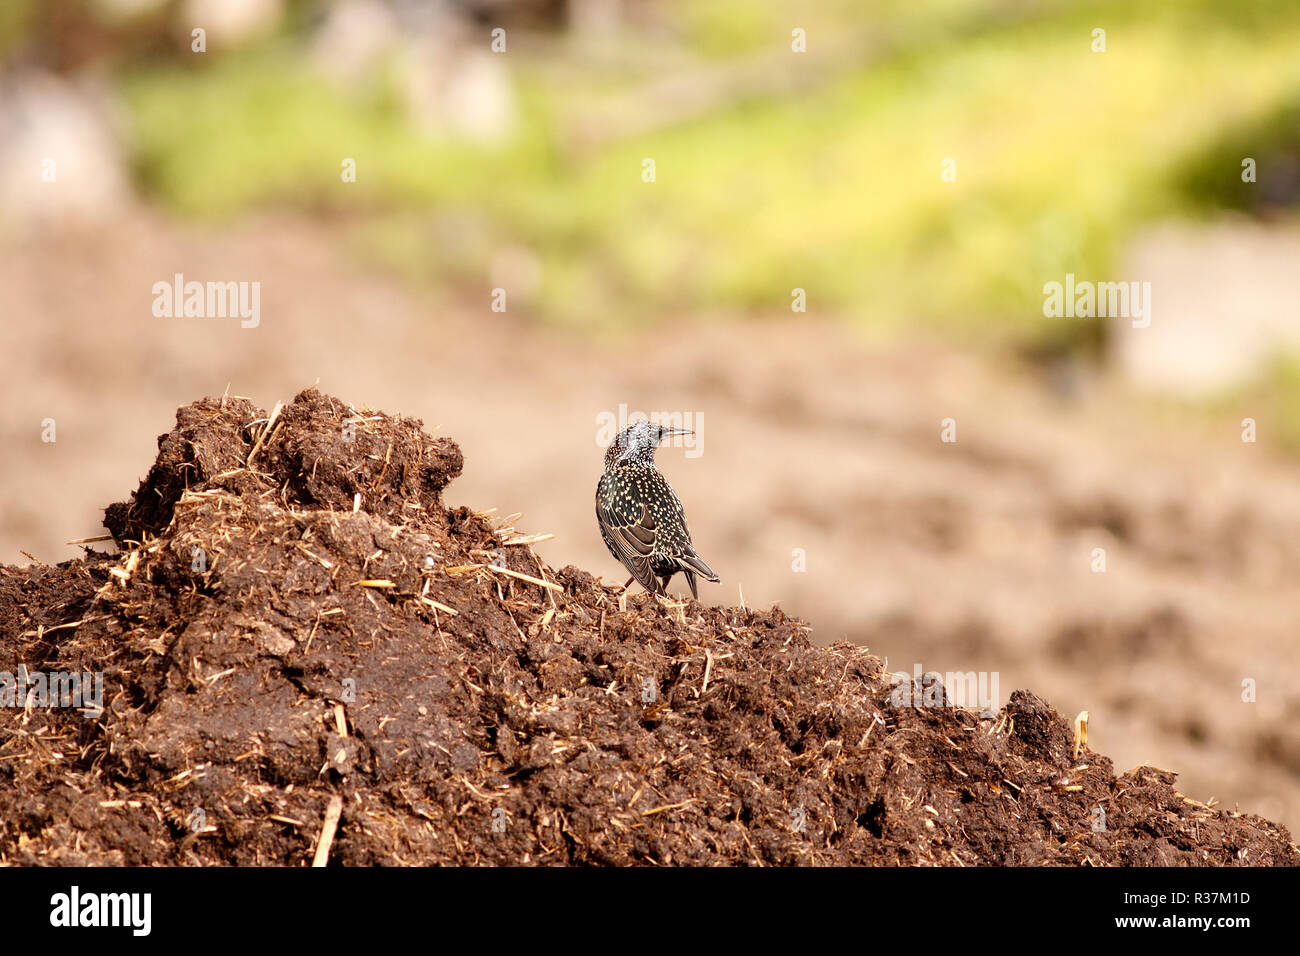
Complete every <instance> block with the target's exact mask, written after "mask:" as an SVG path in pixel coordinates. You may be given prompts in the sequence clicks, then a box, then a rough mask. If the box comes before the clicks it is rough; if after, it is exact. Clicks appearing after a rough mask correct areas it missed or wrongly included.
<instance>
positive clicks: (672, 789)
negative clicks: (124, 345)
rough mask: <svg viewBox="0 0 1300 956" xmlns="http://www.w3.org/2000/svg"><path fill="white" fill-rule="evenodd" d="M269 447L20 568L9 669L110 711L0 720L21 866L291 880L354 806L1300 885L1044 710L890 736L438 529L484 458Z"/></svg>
mask: <svg viewBox="0 0 1300 956" xmlns="http://www.w3.org/2000/svg"><path fill="white" fill-rule="evenodd" d="M268 417H269V416H268V414H267V413H266V412H264V411H262V410H259V409H257V408H255V407H254V406H253V405H252V404H251V403H250V402H248V401H246V400H244V399H234V398H231V399H226V400H213V399H205V400H203V401H200V402H196V403H195V404H193V405H190V406H187V407H185V408H182V409H181V410H180V411H179V412H178V413H177V426H176V428H175V429H174V430H173V431H172V432H171V433H170V434H168V435H164V436H162V437H161V438H160V439H159V454H158V458H157V461H156V463H155V464H154V466H153V468H152V469H151V470H150V472H149V474H148V476H147V477H146V479H145V480H144V482H143V483H142V485H141V487H140V489H139V490H138V491H137V492H136V493H135V494H134V495H133V497H132V499H131V501H129V502H124V503H121V504H117V505H113V506H111V507H110V508H108V509H107V512H106V522H105V523H106V525H107V527H108V528H109V529H110V530H111V531H112V533H113V535H114V537H115V538H116V540H117V544H118V546H119V547H120V548H121V549H122V553H121V554H119V555H113V556H107V555H101V554H95V553H88V554H87V555H86V557H85V558H83V559H80V560H76V561H70V562H66V563H64V564H61V565H59V566H57V567H48V566H33V567H27V568H14V567H4V568H0V646H2V647H3V653H4V660H7V661H19V662H23V663H25V664H26V666H27V667H28V668H29V670H31V671H46V672H48V671H71V670H85V671H102V672H103V674H104V686H105V706H106V709H105V712H104V714H103V716H102V717H100V718H99V719H98V720H92V719H89V718H87V717H86V716H84V715H83V714H81V713H79V712H77V711H75V710H72V709H67V708H53V709H44V708H31V709H28V710H23V709H19V708H0V737H2V741H3V742H2V743H0V781H2V785H0V821H2V822H0V862H7V863H20V864H39V863H64V864H74V863H90V864H184V863H204V864H219V863H240V864H245V863H249V864H251V863H261V864H289V865H302V864H304V863H307V862H309V861H310V860H311V858H312V855H313V853H314V851H315V847H316V842H317V839H318V837H319V834H320V831H321V825H322V823H321V821H322V819H323V817H324V816H325V812H326V807H327V805H328V804H329V802H330V800H331V798H333V797H335V796H338V797H341V798H342V799H343V811H342V818H341V822H340V824H339V826H338V830H337V836H336V838H335V841H334V844H333V847H332V850H331V853H330V860H331V862H335V863H345V864H377V863H379V864H401V863H451V864H473V863H495V864H519V863H543V864H552V863H596V864H627V863H647V864H673V863H676V864H716V863H723V864H762V865H766V864H793V863H810V864H811V863H815V864H873V863H881V864H941V865H956V864H966V865H969V864H1088V863H1091V864H1093V865H1105V864H1118V865H1133V864H1139V865H1142V864H1189V865H1192V864H1215V865H1228V864H1247V865H1249V864H1287V865H1297V864H1300V853H1298V852H1297V850H1296V847H1295V846H1294V845H1292V844H1291V841H1290V836H1289V834H1288V832H1287V830H1286V829H1285V828H1284V827H1282V826H1279V825H1276V824H1273V823H1270V822H1269V821H1266V820H1263V819H1261V818H1259V817H1256V816H1251V815H1248V814H1238V813H1235V812H1228V811H1225V810H1222V809H1213V808H1210V807H1207V806H1205V805H1203V804H1200V803H1197V802H1195V801H1192V800H1190V799H1188V798H1186V797H1184V796H1182V795H1181V794H1179V793H1178V792H1177V791H1176V790H1175V789H1174V787H1173V781H1174V775H1173V774H1172V773H1170V772H1168V771H1163V770H1157V769H1154V768H1149V767H1141V768H1137V769H1135V770H1132V771H1130V772H1128V773H1126V774H1124V775H1122V776H1120V777H1118V778H1117V777H1116V776H1115V775H1114V773H1113V769H1112V764H1111V761H1110V760H1109V759H1107V758H1105V757H1103V756H1101V755H1099V754H1095V753H1092V752H1090V751H1089V750H1088V749H1087V747H1086V746H1085V747H1084V748H1083V750H1082V751H1081V752H1080V753H1079V756H1078V757H1077V758H1074V757H1073V756H1072V750H1073V743H1074V741H1073V732H1072V729H1071V727H1070V725H1069V724H1068V723H1067V722H1066V721H1065V720H1064V719H1063V718H1062V717H1061V716H1060V715H1058V714H1057V713H1055V712H1054V711H1053V710H1052V709H1051V707H1050V706H1049V705H1048V704H1046V703H1045V702H1044V701H1042V700H1040V699H1039V698H1037V697H1035V696H1034V695H1032V694H1029V693H1026V692H1023V691H1018V692H1016V693H1014V694H1013V695H1011V698H1010V700H1009V702H1008V704H1007V705H1006V707H1005V708H1003V709H1002V710H1001V712H999V713H998V714H997V715H996V717H994V718H993V719H981V717H980V715H979V714H977V713H974V712H968V711H964V710H960V709H957V708H953V707H947V706H941V707H913V706H894V705H892V704H891V701H890V692H891V690H892V685H891V683H890V681H889V678H888V675H887V674H886V673H885V670H884V668H883V666H882V664H881V662H880V661H879V660H878V659H877V658H876V657H874V656H872V655H871V654H870V653H869V652H867V651H866V650H865V649H864V648H861V647H854V646H852V645H847V644H841V645H835V646H833V647H830V648H821V647H816V646H814V645H813V643H812V642H811V641H810V639H809V632H810V628H809V627H808V626H807V625H805V624H803V623H802V622H800V621H798V620H796V619H793V618H790V617H787V616H786V615H785V614H784V613H783V612H782V611H780V610H779V609H776V608H773V609H772V610H770V611H756V610H752V609H746V608H743V607H741V608H735V607H732V608H713V607H706V606H704V605H701V604H698V603H696V602H693V601H690V602H684V603H675V602H669V601H663V600H658V599H654V598H651V597H650V596H648V595H645V594H643V593H636V594H632V595H630V596H628V597H626V598H625V599H623V604H624V605H625V606H620V598H619V596H618V594H617V591H616V589H614V588H610V587H607V586H604V585H602V584H601V583H600V581H599V580H598V579H595V578H593V577H592V576H591V575H589V574H587V573H586V572H583V571H580V570H578V569H577V568H574V567H571V566H570V567H565V568H563V569H561V570H558V571H557V570H553V569H551V568H549V567H548V566H547V565H546V564H545V563H544V562H542V561H541V559H540V558H538V557H537V556H536V555H535V554H534V553H533V551H532V548H531V547H530V546H529V545H528V544H527V543H519V542H518V540H517V539H518V538H519V537H520V533H518V532H516V531H514V530H513V529H512V528H509V527H494V526H493V525H492V524H491V523H489V519H488V516H485V515H481V514H475V513H472V512H470V511H469V510H468V509H465V508H452V509H446V508H445V507H444V506H443V503H442V500H441V495H442V491H443V489H444V488H445V486H446V485H447V483H448V482H449V481H450V480H451V479H453V478H454V477H456V476H457V475H458V474H459V473H460V471H461V466H462V457H461V453H460V450H459V448H458V447H457V446H456V444H455V443H454V442H452V441H450V440H449V439H446V438H433V437H430V436H429V435H428V434H426V433H425V432H424V431H423V429H422V425H421V423H420V422H418V421H415V420H412V419H408V418H403V417H400V416H396V417H390V416H387V415H383V414H381V413H374V412H370V411H368V410H365V409H354V408H352V407H351V406H348V405H347V404H346V403H343V402H340V401H338V400H337V399H333V398H330V397H328V396H326V395H323V394H321V393H319V392H316V391H312V390H309V391H305V392H303V393H302V394H300V395H299V396H298V397H297V398H296V399H295V400H294V401H293V402H292V403H290V404H289V405H287V406H285V407H284V408H283V410H282V411H281V412H280V413H279V414H278V415H276V416H275V417H274V421H272V422H271V423H270V425H269V427H268V424H267V419H268ZM349 422H351V423H352V429H353V430H354V432H355V434H354V436H349V435H347V434H346V424H347V423H349ZM349 437H353V440H348V438H349ZM508 523H509V522H508V521H507V522H503V524H508ZM503 568H504V569H508V570H509V571H513V572H516V573H515V574H508V573H506V571H505V570H503ZM518 575H525V576H527V577H530V578H534V579H541V580H544V581H547V582H552V583H553V584H554V585H555V588H545V587H542V586H541V585H539V584H535V583H532V582H530V581H529V580H526V579H525V578H522V577H519V576H518ZM362 582H365V583H362ZM446 609H451V610H454V611H455V613H454V614H452V613H450V612H449V611H448V610H446ZM74 622H76V623H75V624H74ZM70 625H71V626H70ZM917 698H918V700H919V699H921V695H920V694H918V695H917ZM1099 808H1100V810H1101V811H1102V812H1103V813H1104V829H1101V828H1099V829H1096V830H1095V829H1094V825H1098V824H1099V823H1100V821H1101V819H1102V813H1099V812H1098V810H1099Z"/></svg>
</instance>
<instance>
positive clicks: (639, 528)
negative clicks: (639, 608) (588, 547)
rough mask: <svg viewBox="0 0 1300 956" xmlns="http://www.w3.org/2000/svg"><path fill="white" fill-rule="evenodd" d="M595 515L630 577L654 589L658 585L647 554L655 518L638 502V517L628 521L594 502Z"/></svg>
mask: <svg viewBox="0 0 1300 956" xmlns="http://www.w3.org/2000/svg"><path fill="white" fill-rule="evenodd" d="M596 517H597V518H598V519H600V526H601V527H602V528H604V529H605V531H606V533H607V536H608V539H609V542H610V543H611V544H612V545H613V547H614V550H615V551H616V552H617V553H618V557H619V560H621V561H622V562H623V563H624V564H625V565H626V566H627V569H628V570H629V571H631V572H632V575H633V577H635V578H636V579H637V581H638V582H640V584H641V586H642V587H643V588H645V589H646V590H647V591H654V590H656V587H657V585H658V583H659V582H658V581H656V580H655V576H654V572H652V571H651V570H650V556H651V555H652V554H653V553H654V547H655V519H654V517H653V516H652V515H651V514H650V509H649V508H647V507H646V506H645V505H644V504H642V505H641V517H640V518H638V519H637V520H636V521H634V522H630V523H629V522H628V521H627V520H626V519H624V518H622V517H621V516H620V515H618V514H617V513H616V512H611V511H607V510H606V509H605V508H604V507H603V506H602V505H601V504H600V502H599V501H598V502H596Z"/></svg>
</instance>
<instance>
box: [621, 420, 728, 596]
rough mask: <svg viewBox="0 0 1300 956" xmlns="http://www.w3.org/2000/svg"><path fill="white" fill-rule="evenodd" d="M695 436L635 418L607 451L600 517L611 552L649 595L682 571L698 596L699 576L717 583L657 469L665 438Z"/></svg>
mask: <svg viewBox="0 0 1300 956" xmlns="http://www.w3.org/2000/svg"><path fill="white" fill-rule="evenodd" d="M691 434H694V433H693V432H692V431H691V430H690V429H688V428H667V427H664V426H663V425H659V424H657V423H655V422H650V421H636V422H633V423H632V424H631V425H628V426H627V427H626V428H624V429H623V430H622V431H621V432H619V433H618V435H617V436H616V437H615V438H614V440H613V441H612V442H611V443H610V446H609V448H608V449H606V451H605V473H604V474H602V475H601V476H600V481H599V482H597V483H596V520H597V522H599V524H600V536H601V537H602V538H604V539H605V547H607V548H609V553H610V554H612V555H613V556H614V557H616V558H618V560H619V561H621V562H623V565H624V567H626V568H627V569H628V571H630V572H631V573H632V577H630V578H629V579H628V581H627V584H625V585H623V587H624V588H627V587H628V586H629V585H630V584H631V583H632V582H633V581H638V582H640V584H641V586H642V587H643V588H645V589H646V590H647V591H649V592H650V593H651V594H661V595H666V594H667V589H668V582H669V581H670V580H671V579H672V577H673V575H674V574H676V573H677V572H678V571H681V572H682V573H684V574H685V575H686V583H687V584H689V585H690V587H691V597H693V598H695V599H696V600H698V599H699V596H700V593H699V590H698V588H697V587H696V583H695V579H696V575H701V576H703V577H704V578H705V579H706V580H708V581H712V582H714V583H715V584H716V583H719V581H720V579H719V577H718V576H717V575H716V574H715V573H714V572H713V569H712V568H711V567H709V566H708V565H707V564H705V563H704V560H703V559H702V558H701V557H700V556H699V555H698V554H696V553H695V545H694V544H693V543H692V542H691V530H690V528H688V527H687V525H686V512H685V511H684V510H683V509H682V503H681V501H680V500H679V499H678V497H677V493H676V492H675V491H673V487H672V485H670V484H668V479H667V478H665V477H664V476H663V475H662V474H661V473H660V471H659V469H658V468H657V467H655V449H656V448H658V447H659V443H660V442H661V441H663V440H664V439H665V438H669V437H671V436H673V435H691Z"/></svg>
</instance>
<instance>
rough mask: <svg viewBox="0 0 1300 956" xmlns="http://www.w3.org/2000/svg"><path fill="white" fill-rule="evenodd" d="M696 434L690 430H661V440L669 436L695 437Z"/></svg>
mask: <svg viewBox="0 0 1300 956" xmlns="http://www.w3.org/2000/svg"><path fill="white" fill-rule="evenodd" d="M694 434H695V432H693V431H691V430H690V429H689V428H661V429H659V437H660V439H664V438H667V437H668V436H669V435H694Z"/></svg>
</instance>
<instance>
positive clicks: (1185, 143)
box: [0, 0, 1300, 830]
mask: <svg viewBox="0 0 1300 956" xmlns="http://www.w3.org/2000/svg"><path fill="white" fill-rule="evenodd" d="M792 11H793V12H792ZM1099 30H1100V31H1104V33H1103V34H1101V35H1099V34H1098V33H1097V32H1096V31H1099ZM196 31H198V32H196ZM1099 39H1100V41H1101V48H1099ZM1298 204H1300V5H1297V4H1296V3H1294V2H1293V0H1285V2H1283V0H1257V2H1253V3H1250V4H1239V3H1234V2H1229V0H1221V2H1206V0H1136V2H1135V0H1115V2H1072V0H1055V2H1052V0H1045V2H1038V3H1029V2H1022V0H882V2H873V3H862V2H860V0H858V2H849V0H820V2H818V3H813V4H801V5H798V6H797V7H795V8H792V7H791V5H790V4H787V3H781V2H777V0H735V2H732V0H518V2H512V0H495V2H494V0H481V2H474V0H463V2H435V0H340V2H324V0H5V2H3V3H0V354H2V355H3V379H2V381H0V399H3V406H4V415H3V418H2V420H0V428H2V429H3V431H2V432H0V439H2V440H3V449H4V450H3V454H2V455H0V461H2V462H3V464H0V470H2V473H3V476H4V479H5V481H4V490H5V498H4V504H3V506H0V562H5V563H15V564H23V563H27V562H28V561H29V560H40V561H43V562H47V563H54V562H57V561H62V560H66V559H68V558H72V557H75V556H77V555H78V554H79V553H80V549H79V548H78V547H76V546H70V545H68V544H66V542H68V541H69V540H72V539H76V538H83V537H88V536H93V535H96V534H100V533H102V529H101V526H100V520H101V518H102V509H103V507H104V506H105V505H107V504H108V503H110V502H113V501H118V500H122V499H124V498H126V497H127V496H128V495H129V493H130V492H131V491H132V490H134V488H135V487H136V485H137V483H138V481H139V479H140V478H141V477H142V476H143V474H144V473H145V471H146V470H147V469H148V467H149V465H150V464H151V462H152V460H153V456H154V454H155V451H156V445H155V440H156V437H157V436H158V435H159V434H161V433H163V432H165V431H167V430H168V429H169V428H170V427H171V425H172V424H173V415H174V411H175V409H176V407H177V406H179V405H182V404H185V403H188V402H190V401H193V400H195V399H197V398H200V397H202V396H205V395H220V394H221V393H223V392H225V391H227V390H228V391H229V392H230V394H233V395H244V396H247V397H249V398H252V399H254V400H255V401H256V402H257V403H258V404H260V405H261V406H262V407H264V408H270V407H271V406H272V405H273V404H274V403H275V402H276V401H277V400H281V399H283V400H286V401H287V400H289V399H290V398H291V397H292V396H293V395H294V394H295V393H296V392H297V390H299V389H300V388H303V387H305V386H308V385H311V384H313V383H316V382H318V383H319V386H320V387H321V388H322V389H323V390H325V391H327V392H329V393H331V394H334V395H337V396H339V397H341V398H343V399H345V400H347V401H351V402H353V403H355V404H356V406H357V407H358V408H360V407H362V406H363V405H364V406H369V407H372V408H379V409H383V410H385V411H388V412H402V413H405V414H409V415H412V416H417V417H420V418H422V419H424V421H425V423H426V425H427V426H428V428H429V429H430V430H434V429H435V428H436V429H439V430H440V432H441V433H442V434H446V435H450V436H451V437H453V438H455V439H456V440H457V441H458V442H459V443H460V444H461V446H462V447H463V448H464V450H465V453H466V468H465V474H464V476H463V477H462V478H460V479H459V480H457V481H456V482H455V483H454V484H453V485H452V486H451V488H450V489H449V490H448V493H447V500H448V503H449V504H452V505H456V504H468V505H471V506H473V507H475V508H480V509H481V508H488V507H497V508H498V509H499V513H500V514H502V515H504V514H508V513H510V512H515V511H522V512H524V516H523V518H522V519H521V521H520V522H519V527H520V528H522V529H526V530H527V531H529V532H536V533H543V532H551V533H554V534H555V538H554V539H552V540H550V541H547V542H546V543H545V544H543V545H541V546H540V547H539V551H540V552H541V553H542V554H543V556H544V557H545V558H546V559H547V560H548V561H550V562H551V563H553V564H555V565H563V564H568V563H574V564H578V565H579V566H581V567H583V568H585V569H588V570H590V571H592V572H593V573H596V574H600V575H602V576H604V577H605V579H606V580H608V581H617V582H619V583H621V582H622V580H623V579H624V577H625V576H624V575H623V573H622V568H621V566H619V565H617V564H616V563H615V562H614V561H613V560H612V559H611V558H610V557H609V555H608V554H607V553H606V551H605V550H604V547H603V545H602V544H601V541H600V538H599V535H598V533H597V529H596V525H595V520H594V517H593V514H592V497H593V494H594V487H595V482H596V479H597V476H598V474H599V471H600V467H601V448H600V446H599V444H598V442H597V440H596V439H597V435H598V430H599V429H598V426H599V424H600V422H601V420H602V418H601V416H602V414H604V415H610V414H613V415H617V414H618V412H619V407H620V405H626V408H627V410H628V411H629V412H634V411H643V412H677V413H680V414H683V415H687V414H689V415H691V416H693V419H694V424H695V426H696V430H697V438H698V444H697V446H696V448H697V450H698V453H699V454H698V457H692V456H690V455H687V454H684V453H683V451H682V450H681V449H673V448H668V449H665V450H663V451H662V452H660V455H659V460H660V464H661V467H662V468H663V469H664V471H665V472H666V473H667V474H668V475H669V477H670V478H671V480H672V481H673V483H674V484H675V485H676V487H677V489H678V491H679V493H680V494H681V496H682V498H683V500H684V501H685V503H686V506H687V511H688V513H689V515H690V518H691V524H692V529H693V531H694V535H695V538H696V543H697V545H698V548H699V550H700V552H701V554H702V555H703V556H704V557H705V558H706V559H707V560H708V561H709V563H710V564H711V565H712V566H713V567H714V568H716V569H717V570H718V572H719V573H720V574H721V576H722V580H723V583H722V584H721V585H720V586H716V585H708V584H703V585H702V594H701V597H702V598H704V599H705V600H707V601H709V602H712V603H726V604H734V603H738V602H740V601H741V600H742V597H743V600H744V601H745V602H746V603H748V604H749V605H751V606H761V607H766V606H769V605H771V604H772V603H774V602H780V603H781V605H782V606H783V607H785V608H786V609H787V610H789V611H791V612H793V613H797V614H799V615H801V616H803V617H806V618H807V619H809V620H810V621H811V622H812V623H813V625H814V627H815V637H816V638H817V639H818V640H821V641H823V642H830V641H838V640H850V641H854V642H857V643H862V644H866V645H868V646H870V647H871V648H872V649H873V650H874V651H875V652H876V653H878V654H880V655H882V656H885V657H887V658H888V662H889V666H890V668H891V669H892V670H903V671H908V672H912V671H913V669H914V667H915V666H916V665H920V666H921V667H922V668H923V669H925V670H936V671H940V672H966V671H994V672H997V674H998V679H999V696H1000V702H1005V700H1006V697H1007V695H1008V694H1009V693H1010V692H1011V691H1012V690H1013V689H1015V688H1018V687H1028V688H1030V689H1032V690H1034V691H1035V692H1036V693H1038V694H1040V695H1043V696H1045V697H1046V698H1048V699H1049V700H1050V701H1051V702H1052V704H1053V705H1054V706H1055V707H1056V708H1057V709H1058V710H1060V711H1061V712H1063V713H1065V714H1066V716H1067V717H1071V718H1072V717H1073V716H1074V715H1075V714H1076V713H1077V712H1078V711H1081V710H1085V709H1086V710H1088V711H1089V712H1090V714H1091V734H1090V742H1091V743H1092V744H1093V745H1094V746H1095V747H1096V748H1097V749H1098V750H1100V751H1101V752H1103V753H1106V754H1108V755H1110V756H1112V757H1114V758H1115V760H1116V763H1117V764H1118V767H1117V770H1119V771H1123V770H1125V769H1127V768H1128V767H1129V766H1132V765H1134V764H1137V763H1139V762H1145V763H1150V764H1154V765H1156V766H1161V767H1165V768H1168V769H1173V770H1177V771H1178V772H1179V773H1180V774H1181V778H1180V780H1181V782H1180V787H1181V789H1182V790H1183V791H1184V792H1185V793H1187V794H1188V795H1190V796H1192V797H1194V798H1196V799H1198V800H1202V801H1205V800H1208V799H1210V798H1217V799H1218V800H1220V801H1222V802H1224V803H1226V804H1227V805H1229V806H1231V805H1232V804H1233V803H1239V804H1240V806H1241V807H1242V809H1243V810H1249V811H1251V812H1257V813H1260V814H1263V815H1265V816H1268V817H1271V818H1274V819H1277V820H1280V821H1282V822H1284V823H1287V824H1289V825H1290V826H1291V827H1292V828H1293V830H1294V828H1295V827H1296V826H1297V825H1300V644H1298V642H1297V639H1296V637H1297V635H1296V628H1297V617H1298V616H1300V481H1298V480H1297V479H1300V462H1298V461H1297V454H1300V418H1298V417H1297V414H1296V412H1297V409H1300V359H1298V358H1297V356H1298V355H1300V304H1298V303H1300V297H1298V296H1297V289H1296V286H1297V283H1298V282H1300V206H1298ZM178 273H179V274H182V275H183V276H184V279H185V281H187V282H188V281H198V282H246V283H254V282H256V283H258V284H259V290H260V315H259V319H258V322H257V325H256V327H254V328H244V327H242V326H241V322H240V321H239V319H238V318H222V317H190V318H184V317H180V318H168V317H160V316H158V315H155V310H154V303H155V292H154V285H155V283H159V282H162V283H171V282H172V281H173V277H174V276H175V275H176V274H178ZM1067 274H1071V275H1074V276H1076V277H1077V278H1078V279H1079V280H1086V281H1096V282H1109V281H1114V282H1120V281H1124V282H1140V283H1150V288H1151V306H1152V309H1151V322H1150V326H1149V327H1147V328H1134V327H1133V325H1132V323H1131V322H1130V321H1129V320H1128V319H1127V318H1123V319H1119V320H1099V319H1090V318H1065V317H1061V318H1052V317H1046V316H1045V315H1044V285H1045V283H1049V282H1054V281H1055V282H1064V281H1065V277H1066V275H1067ZM946 420H951V425H950V426H947V430H948V437H955V438H956V440H955V441H943V440H942V438H943V436H944V432H945V424H944V423H945V421H946ZM1247 420H1249V422H1247ZM50 439H54V440H52V441H51V440H50ZM1246 439H1252V440H1246ZM693 454H694V452H692V455H693ZM99 547H105V545H99ZM1098 549H1101V562H1099V560H1098V555H1099V552H1098ZM679 583H680V581H679ZM1252 697H1253V699H1250V698H1252ZM1243 698H1246V699H1243Z"/></svg>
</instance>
